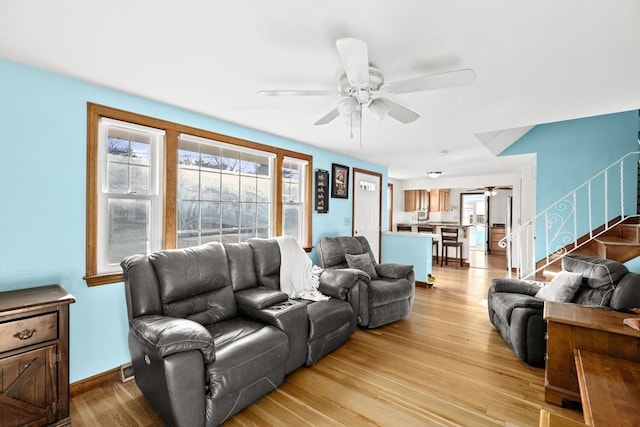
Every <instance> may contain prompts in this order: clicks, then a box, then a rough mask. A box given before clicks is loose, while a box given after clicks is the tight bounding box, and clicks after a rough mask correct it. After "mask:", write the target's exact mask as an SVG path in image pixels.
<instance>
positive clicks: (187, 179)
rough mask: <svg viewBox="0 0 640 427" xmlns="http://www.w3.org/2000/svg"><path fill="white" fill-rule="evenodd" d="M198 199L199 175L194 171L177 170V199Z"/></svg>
mask: <svg viewBox="0 0 640 427" xmlns="http://www.w3.org/2000/svg"><path fill="white" fill-rule="evenodd" d="M199 198H200V173H199V172H198V171H197V170H194V169H183V168H180V169H179V170H178V199H180V200H185V199H186V200H198V199H199Z"/></svg>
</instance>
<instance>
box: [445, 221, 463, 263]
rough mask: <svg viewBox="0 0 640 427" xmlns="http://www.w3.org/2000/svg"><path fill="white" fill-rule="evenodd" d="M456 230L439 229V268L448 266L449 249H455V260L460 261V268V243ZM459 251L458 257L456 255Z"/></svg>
mask: <svg viewBox="0 0 640 427" xmlns="http://www.w3.org/2000/svg"><path fill="white" fill-rule="evenodd" d="M458 231H459V229H458V228H446V227H442V228H441V229H440V236H441V238H440V240H441V242H442V256H441V257H440V267H442V266H443V265H444V264H446V265H449V248H456V258H459V259H460V267H462V242H461V241H459V240H458ZM458 250H460V255H458Z"/></svg>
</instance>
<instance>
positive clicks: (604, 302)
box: [571, 282, 613, 307]
mask: <svg viewBox="0 0 640 427" xmlns="http://www.w3.org/2000/svg"><path fill="white" fill-rule="evenodd" d="M612 294H613V285H609V286H602V287H599V288H595V289H594V288H591V287H589V286H584V282H583V283H582V285H581V286H580V287H579V288H578V290H577V291H576V294H575V295H574V297H573V299H572V300H571V302H572V303H574V304H580V305H589V306H597V307H608V306H609V302H610V301H611V296H612Z"/></svg>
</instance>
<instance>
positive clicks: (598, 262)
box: [562, 255, 629, 289]
mask: <svg viewBox="0 0 640 427" xmlns="http://www.w3.org/2000/svg"><path fill="white" fill-rule="evenodd" d="M562 269H563V270H565V271H572V272H574V273H582V277H583V279H582V281H583V285H584V286H588V287H590V288H594V289H595V288H600V287H604V286H610V285H613V284H615V283H617V282H618V280H620V279H621V278H622V276H624V275H625V274H627V273H628V272H629V270H628V269H627V267H626V266H625V265H624V264H620V263H619V262H616V261H612V260H610V259H604V258H599V257H595V256H584V255H567V256H565V257H564V258H562Z"/></svg>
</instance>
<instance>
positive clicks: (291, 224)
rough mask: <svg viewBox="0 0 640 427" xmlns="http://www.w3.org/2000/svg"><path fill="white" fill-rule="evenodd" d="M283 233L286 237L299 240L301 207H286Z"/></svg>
mask: <svg viewBox="0 0 640 427" xmlns="http://www.w3.org/2000/svg"><path fill="white" fill-rule="evenodd" d="M282 218H283V224H282V228H283V230H282V231H283V233H282V234H284V235H285V236H293V237H295V238H299V236H298V229H299V228H298V220H299V207H298V206H297V205H293V206H287V205H285V207H284V215H283V217H282Z"/></svg>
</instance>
